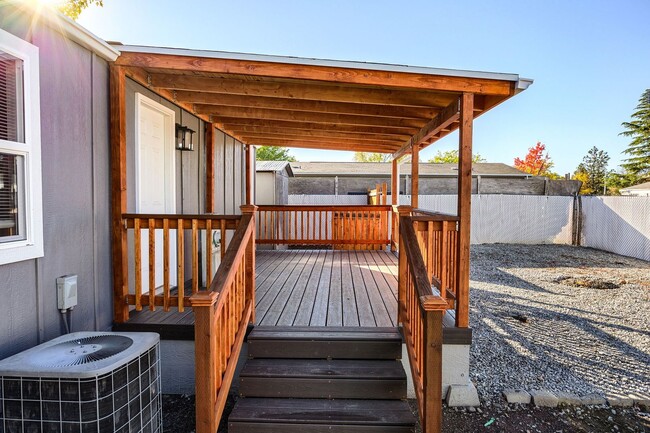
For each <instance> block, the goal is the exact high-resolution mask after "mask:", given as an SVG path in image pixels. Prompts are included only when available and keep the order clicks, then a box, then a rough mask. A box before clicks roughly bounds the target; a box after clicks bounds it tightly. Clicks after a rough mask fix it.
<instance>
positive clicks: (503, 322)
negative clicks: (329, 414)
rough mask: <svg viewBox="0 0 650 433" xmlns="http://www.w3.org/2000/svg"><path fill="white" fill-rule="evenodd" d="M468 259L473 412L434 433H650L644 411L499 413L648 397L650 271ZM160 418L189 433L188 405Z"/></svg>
mask: <svg viewBox="0 0 650 433" xmlns="http://www.w3.org/2000/svg"><path fill="white" fill-rule="evenodd" d="M471 259H472V264H471V302H470V306H471V312H470V322H471V326H472V328H473V332H474V339H473V345H472V349H471V363H472V365H471V369H470V371H471V374H472V380H473V381H474V383H475V384H476V386H477V388H478V391H479V394H480V397H481V403H482V405H481V407H480V408H478V409H471V410H467V409H458V408H448V407H444V408H443V432H445V433H452V432H454V433H456V432H458V433H469V432H483V431H484V432H490V431H491V432H502V433H519V432H522V433H558V432H562V433H573V432H575V433H610V432H639V433H646V432H648V433H650V413H648V412H649V411H650V408H649V407H633V408H611V407H585V406H582V407H559V408H555V409H550V408H537V407H534V406H532V405H530V406H518V405H510V406H508V405H507V404H506V403H505V401H504V400H503V397H502V395H501V392H502V391H503V389H504V388H524V389H527V390H531V389H538V388H543V389H548V390H551V391H565V392H572V393H575V394H578V395H585V394H589V393H594V392H595V393H599V394H601V395H606V394H608V393H610V392H619V393H621V392H622V393H623V394H628V393H634V392H639V393H645V394H646V395H647V394H650V263H648V262H644V261H642V260H636V259H631V258H629V257H623V256H619V255H616V254H611V253H606V252H603V251H598V250H593V249H589V248H580V247H570V246H561V245H531V246H527V245H503V244H496V245H475V246H472V250H471ZM515 316H516V317H517V318H515ZM236 398H237V397H236V394H235V393H231V395H230V396H229V398H228V402H227V403H226V409H225V411H224V419H223V420H222V423H221V425H220V428H219V433H222V432H223V433H225V432H226V431H227V423H226V417H227V414H228V413H230V410H231V409H232V405H233V404H234V402H235V401H236ZM409 402H410V404H411V407H412V409H413V410H416V409H415V408H416V403H415V401H409ZM163 414H164V420H163V423H164V430H165V432H173V433H177V432H178V433H180V432H193V431H194V396H179V395H165V396H164V398H163ZM417 431H418V432H420V431H421V430H419V426H418V429H417Z"/></svg>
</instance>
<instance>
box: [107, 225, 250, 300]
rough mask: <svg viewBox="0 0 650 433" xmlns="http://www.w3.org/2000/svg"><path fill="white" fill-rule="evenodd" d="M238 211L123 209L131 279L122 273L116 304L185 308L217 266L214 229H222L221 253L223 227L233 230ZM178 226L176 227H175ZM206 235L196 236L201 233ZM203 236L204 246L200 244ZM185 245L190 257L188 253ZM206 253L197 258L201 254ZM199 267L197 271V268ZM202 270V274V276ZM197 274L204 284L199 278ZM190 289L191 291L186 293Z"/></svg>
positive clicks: (224, 234) (224, 236) (208, 283)
mask: <svg viewBox="0 0 650 433" xmlns="http://www.w3.org/2000/svg"><path fill="white" fill-rule="evenodd" d="M240 218H241V217H240V216H237V215H209V214H203V215H164V214H152V215H144V214H124V215H122V221H123V224H124V230H126V231H127V235H128V236H127V238H128V239H132V241H131V242H127V248H129V251H128V252H127V255H128V258H129V259H128V260H129V261H130V263H129V271H132V272H133V276H132V278H131V279H129V278H128V276H126V275H125V276H124V277H123V279H124V284H125V285H126V287H125V290H124V291H123V292H124V293H125V294H124V295H123V299H115V302H116V303H119V305H125V304H126V305H131V306H135V309H136V310H138V311H139V310H141V309H142V307H148V308H149V309H150V310H155V309H156V307H157V306H161V307H163V309H164V310H165V311H169V309H170V307H178V310H179V311H184V308H185V307H186V306H189V299H190V296H191V295H193V294H196V293H198V292H199V290H200V289H201V288H202V287H207V286H209V285H210V283H211V281H212V276H213V275H214V273H215V272H216V269H213V266H212V260H211V257H212V251H213V250H212V248H213V235H214V234H215V232H216V231H217V230H218V231H220V244H221V247H222V256H223V254H224V252H225V251H224V250H225V245H226V241H227V239H228V237H227V231H229V230H230V231H234V230H235V229H236V228H237V225H238V224H239V219H240ZM179 228H180V229H179ZM201 236H204V239H201V240H200V237H201ZM200 242H203V244H204V247H203V248H200V247H199V244H200ZM186 248H189V257H186V256H185V255H186ZM202 253H204V254H205V257H207V259H205V260H204V263H202V264H201V261H202V260H201V257H200V255H201V254H202ZM201 267H203V268H204V269H203V271H204V272H201V274H202V275H201V276H200V275H199V269H200V268H201ZM203 274H204V276H203ZM201 277H203V278H204V280H205V285H203V284H201V281H200V280H201ZM188 282H189V286H186V285H187V283H188ZM188 292H189V293H188Z"/></svg>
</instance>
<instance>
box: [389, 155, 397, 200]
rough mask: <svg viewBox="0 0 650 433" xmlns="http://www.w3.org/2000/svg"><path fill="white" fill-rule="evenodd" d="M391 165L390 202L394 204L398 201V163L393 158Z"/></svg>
mask: <svg viewBox="0 0 650 433" xmlns="http://www.w3.org/2000/svg"><path fill="white" fill-rule="evenodd" d="M392 165H393V170H392V171H391V178H390V188H391V204H392V205H393V206H396V205H397V204H398V203H399V164H398V162H397V160H396V159H393V164H392Z"/></svg>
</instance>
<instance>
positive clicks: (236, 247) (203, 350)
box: [190, 206, 255, 433]
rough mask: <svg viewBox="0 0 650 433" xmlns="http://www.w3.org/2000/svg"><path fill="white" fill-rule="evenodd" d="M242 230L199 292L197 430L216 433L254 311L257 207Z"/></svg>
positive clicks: (248, 210)
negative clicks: (205, 285) (206, 287)
mask: <svg viewBox="0 0 650 433" xmlns="http://www.w3.org/2000/svg"><path fill="white" fill-rule="evenodd" d="M242 211H243V213H244V215H243V216H242V217H241V220H240V222H239V225H238V227H237V230H236V231H235V234H234V235H233V238H232V239H231V241H230V244H229V245H228V249H227V250H226V253H225V255H224V257H223V259H222V262H221V265H220V266H219V269H218V271H217V273H216V275H215V277H214V279H213V280H212V283H211V284H210V287H209V289H208V290H206V291H202V292H199V293H196V294H194V295H193V296H192V297H191V298H190V301H191V303H192V308H193V310H194V317H195V325H194V346H195V365H196V374H195V387H196V432H197V433H214V432H215V431H217V427H218V425H219V421H220V419H221V415H222V414H223V410H224V406H225V404H226V398H227V397H228V392H229V390H230V385H231V383H232V380H233V377H234V374H235V368H236V366H237V361H238V359H239V354H240V352H241V348H242V345H243V342H244V336H245V335H246V329H247V327H248V324H249V323H250V322H252V321H253V320H254V310H255V206H242Z"/></svg>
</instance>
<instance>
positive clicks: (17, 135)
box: [0, 51, 25, 143]
mask: <svg viewBox="0 0 650 433" xmlns="http://www.w3.org/2000/svg"><path fill="white" fill-rule="evenodd" d="M23 117H24V110H23V62H22V60H19V59H16V58H13V57H12V56H10V55H8V54H6V53H3V52H2V51H0V140H7V141H15V142H20V143H24V142H25V139H24V135H25V134H24V126H23Z"/></svg>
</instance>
